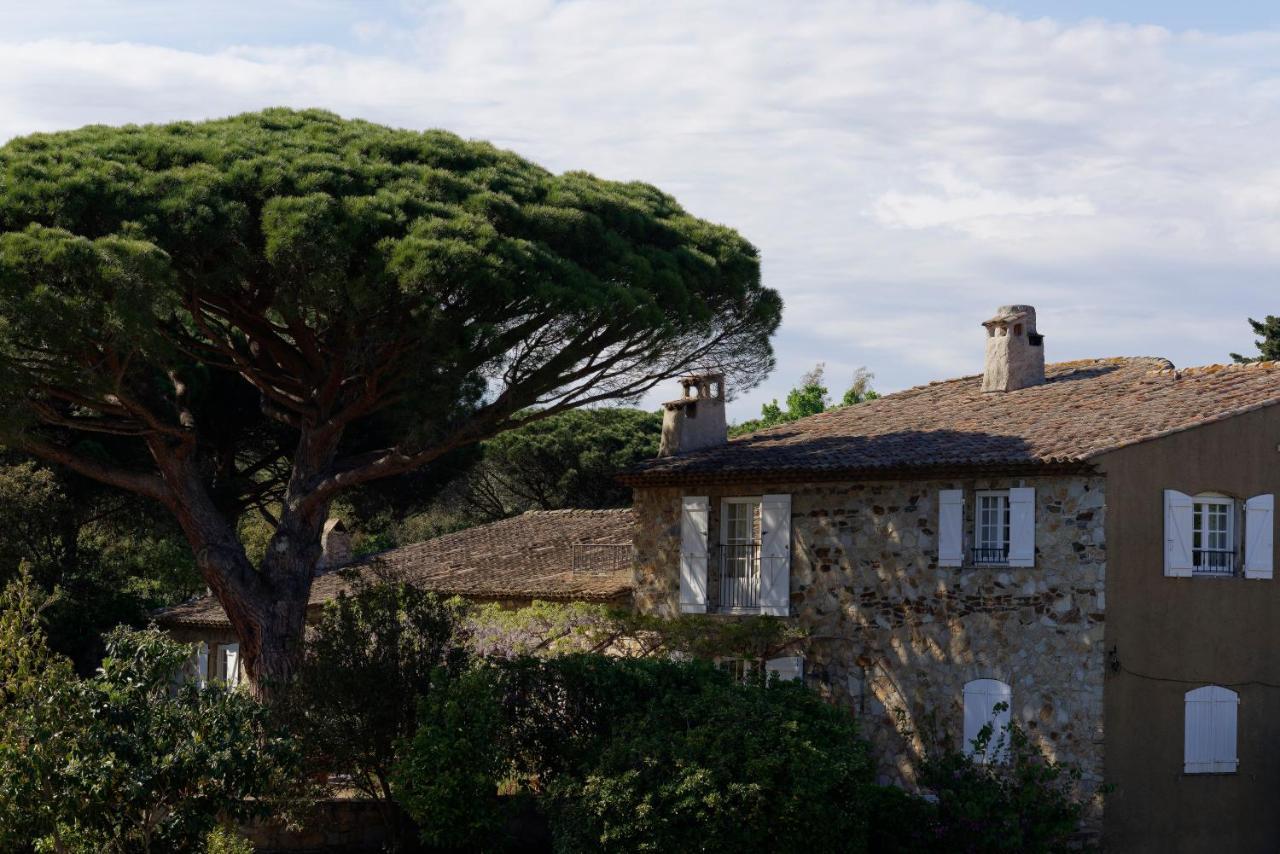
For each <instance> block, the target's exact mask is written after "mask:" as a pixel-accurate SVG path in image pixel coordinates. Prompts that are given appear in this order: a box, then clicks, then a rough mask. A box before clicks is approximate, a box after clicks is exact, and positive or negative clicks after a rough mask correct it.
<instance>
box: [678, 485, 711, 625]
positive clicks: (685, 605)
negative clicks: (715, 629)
mask: <svg viewBox="0 0 1280 854" xmlns="http://www.w3.org/2000/svg"><path fill="white" fill-rule="evenodd" d="M709 507H710V500H709V499H708V498H707V497H706V496H699V495H686V496H685V497H684V499H683V500H682V501H681V503H680V611H681V612H682V613H685V614H704V613H706V610H707V515H708V508H709Z"/></svg>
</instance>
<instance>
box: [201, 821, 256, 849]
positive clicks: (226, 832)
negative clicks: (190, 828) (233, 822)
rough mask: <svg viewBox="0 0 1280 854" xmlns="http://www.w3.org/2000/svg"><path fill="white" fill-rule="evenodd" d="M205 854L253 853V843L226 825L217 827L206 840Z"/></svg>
mask: <svg viewBox="0 0 1280 854" xmlns="http://www.w3.org/2000/svg"><path fill="white" fill-rule="evenodd" d="M204 850H205V854H253V843H251V842H250V841H249V840H247V839H245V838H244V837H243V836H241V835H239V834H238V833H236V832H235V831H234V830H230V829H228V828H226V827H217V828H214V829H213V831H212V832H211V833H210V834H209V836H208V838H207V839H206V840H205V849H204Z"/></svg>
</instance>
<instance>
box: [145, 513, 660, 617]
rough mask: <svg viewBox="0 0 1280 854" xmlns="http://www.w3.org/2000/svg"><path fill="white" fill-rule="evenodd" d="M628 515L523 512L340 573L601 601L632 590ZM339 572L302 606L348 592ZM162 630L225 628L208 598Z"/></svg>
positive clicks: (180, 611) (320, 582) (490, 592)
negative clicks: (188, 627) (202, 627)
mask: <svg viewBox="0 0 1280 854" xmlns="http://www.w3.org/2000/svg"><path fill="white" fill-rule="evenodd" d="M634 519H635V516H634V514H633V513H632V511H631V510H630V509H623V510H546V511H530V512H528V513H524V514H522V515H520V516H515V517H513V518H511V519H504V520H502V521H501V522H493V523H491V524H488V525H478V526H476V527H474V528H468V529H466V530H463V531H457V532H455V533H452V534H445V535H443V536H440V537H435V538H433V539H430V540H427V541H426V542H422V543H415V544H414V545H411V546H404V547H403V548H399V549H393V550H391V551H387V552H382V553H380V554H376V555H370V556H369V557H366V558H362V559H361V560H358V561H356V562H354V563H352V564H350V565H349V566H347V567H344V568H343V569H344V570H350V569H354V570H356V571H357V572H359V573H360V575H361V576H363V577H365V578H374V577H387V578H393V579H403V580H405V581H409V582H411V583H413V584H415V585H417V586H419V587H422V588H424V589H426V590H433V591H435V592H437V593H440V594H442V595H448V596H453V595H460V596H470V597H475V598H480V599H548V600H562V601H569V600H582V601H607V600H610V599H614V598H615V597H618V596H622V595H625V594H626V593H629V592H630V591H631V585H632V580H631V538H632V533H633V529H634V527H635V524H634ZM345 574H346V573H345V572H341V571H332V572H327V573H325V574H323V575H320V576H318V577H317V578H316V579H315V581H314V582H312V585H311V600H310V603H309V607H319V606H320V605H322V604H323V603H324V602H326V601H328V600H330V599H332V598H334V597H336V596H337V595H338V592H339V591H341V590H347V589H350V584H349V582H347V581H346V580H345V578H344V575H345ZM156 620H157V621H158V622H159V623H160V624H161V625H170V626H177V625H187V626H191V625H195V626H226V625H228V622H227V617H226V614H225V613H224V612H223V610H222V606H221V605H219V604H218V602H217V600H216V599H214V598H213V597H212V596H203V597H200V598H199V599H196V600H193V601H191V602H186V603H183V604H181V605H175V606H173V607H171V608H166V609H164V610H163V611H160V612H158V613H157V614H156Z"/></svg>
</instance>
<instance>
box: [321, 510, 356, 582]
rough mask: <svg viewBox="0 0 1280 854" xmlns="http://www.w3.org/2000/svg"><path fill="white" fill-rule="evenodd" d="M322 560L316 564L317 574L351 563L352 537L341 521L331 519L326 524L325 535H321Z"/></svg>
mask: <svg viewBox="0 0 1280 854" xmlns="http://www.w3.org/2000/svg"><path fill="white" fill-rule="evenodd" d="M320 548H321V550H322V551H321V554H320V560H319V562H317V563H316V572H328V571H329V570H331V569H337V568H338V567H340V566H346V565H347V564H349V563H351V535H350V534H348V533H347V526H346V525H343V524H342V520H341V519H330V520H329V521H328V522H325V523H324V533H322V534H321V535H320Z"/></svg>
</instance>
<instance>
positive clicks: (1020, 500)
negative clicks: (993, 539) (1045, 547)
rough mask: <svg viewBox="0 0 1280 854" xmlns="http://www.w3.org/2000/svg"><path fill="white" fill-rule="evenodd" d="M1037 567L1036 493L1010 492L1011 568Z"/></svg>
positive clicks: (1025, 490)
mask: <svg viewBox="0 0 1280 854" xmlns="http://www.w3.org/2000/svg"><path fill="white" fill-rule="evenodd" d="M1035 565H1036V491H1035V489H1033V488H1031V487H1015V488H1013V489H1010V490H1009V566H1035Z"/></svg>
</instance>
